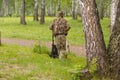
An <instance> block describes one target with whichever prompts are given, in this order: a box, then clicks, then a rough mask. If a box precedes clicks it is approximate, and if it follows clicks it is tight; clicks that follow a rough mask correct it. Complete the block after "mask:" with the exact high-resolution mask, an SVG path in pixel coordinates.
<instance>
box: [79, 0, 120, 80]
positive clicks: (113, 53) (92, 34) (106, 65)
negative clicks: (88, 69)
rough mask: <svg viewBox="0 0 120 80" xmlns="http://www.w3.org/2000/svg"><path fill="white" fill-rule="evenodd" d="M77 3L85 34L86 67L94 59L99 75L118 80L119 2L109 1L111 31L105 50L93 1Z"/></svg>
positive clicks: (119, 67)
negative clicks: (106, 75)
mask: <svg viewBox="0 0 120 80" xmlns="http://www.w3.org/2000/svg"><path fill="white" fill-rule="evenodd" d="M79 3H80V6H81V12H82V14H81V15H82V21H83V26H84V32H85V39H86V54H87V63H88V65H89V62H90V61H91V59H92V58H93V57H96V58H97V61H98V63H97V64H98V65H99V66H98V69H99V71H100V74H101V73H103V74H108V77H110V79H111V80H120V1H119V0H112V1H111V11H113V12H111V16H112V17H113V18H112V17H111V18H112V19H111V22H112V23H111V27H112V31H111V36H110V41H109V45H108V48H107V49H106V47H105V42H104V39H103V33H102V29H101V25H100V21H99V17H98V10H97V6H96V2H95V0H79ZM113 5H114V6H113ZM115 6H116V7H115ZM113 13H114V15H113Z"/></svg>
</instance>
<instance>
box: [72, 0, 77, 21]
mask: <svg viewBox="0 0 120 80" xmlns="http://www.w3.org/2000/svg"><path fill="white" fill-rule="evenodd" d="M72 18H73V19H74V20H75V19H77V5H76V0H72Z"/></svg>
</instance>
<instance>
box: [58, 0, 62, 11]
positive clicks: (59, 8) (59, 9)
mask: <svg viewBox="0 0 120 80" xmlns="http://www.w3.org/2000/svg"><path fill="white" fill-rule="evenodd" d="M58 11H61V7H60V0H58Z"/></svg>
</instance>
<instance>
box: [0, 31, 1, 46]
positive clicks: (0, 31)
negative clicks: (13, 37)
mask: <svg viewBox="0 0 120 80" xmlns="http://www.w3.org/2000/svg"><path fill="white" fill-rule="evenodd" d="M0 46H1V31H0Z"/></svg>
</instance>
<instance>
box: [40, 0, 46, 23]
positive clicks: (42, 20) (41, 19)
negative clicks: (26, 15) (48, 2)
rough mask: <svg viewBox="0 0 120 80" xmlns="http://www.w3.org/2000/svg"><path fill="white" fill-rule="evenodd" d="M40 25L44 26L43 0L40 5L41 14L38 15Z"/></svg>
mask: <svg viewBox="0 0 120 80" xmlns="http://www.w3.org/2000/svg"><path fill="white" fill-rule="evenodd" d="M40 17H41V18H40V24H44V23H45V18H44V17H45V0H42V3H41V14H40Z"/></svg>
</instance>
